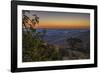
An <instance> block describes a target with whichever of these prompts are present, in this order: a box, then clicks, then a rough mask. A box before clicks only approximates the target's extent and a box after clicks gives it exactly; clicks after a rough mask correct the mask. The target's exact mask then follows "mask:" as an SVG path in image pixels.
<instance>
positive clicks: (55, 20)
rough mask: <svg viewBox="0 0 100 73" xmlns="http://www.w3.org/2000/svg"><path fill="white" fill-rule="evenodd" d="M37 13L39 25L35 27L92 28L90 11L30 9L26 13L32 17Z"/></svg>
mask: <svg viewBox="0 0 100 73" xmlns="http://www.w3.org/2000/svg"><path fill="white" fill-rule="evenodd" d="M33 14H36V15H37V16H38V17H39V25H36V26H35V28H46V29H87V28H90V15H89V14H88V13H68V12H47V11H30V14H29V13H26V15H28V16H29V17H30V18H32V15H33Z"/></svg>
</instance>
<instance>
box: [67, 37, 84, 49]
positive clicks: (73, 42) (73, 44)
mask: <svg viewBox="0 0 100 73" xmlns="http://www.w3.org/2000/svg"><path fill="white" fill-rule="evenodd" d="M67 43H68V45H69V46H70V48H71V49H77V48H79V47H80V45H82V40H80V39H78V38H72V37H71V38H69V39H67Z"/></svg>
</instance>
